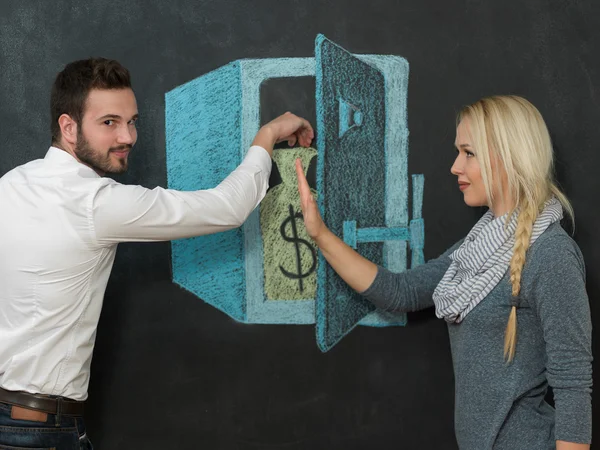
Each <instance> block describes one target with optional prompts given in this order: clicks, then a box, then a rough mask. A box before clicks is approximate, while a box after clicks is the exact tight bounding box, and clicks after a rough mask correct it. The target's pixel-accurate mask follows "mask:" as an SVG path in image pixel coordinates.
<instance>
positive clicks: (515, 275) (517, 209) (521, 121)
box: [458, 95, 574, 362]
mask: <svg viewBox="0 0 600 450" xmlns="http://www.w3.org/2000/svg"><path fill="white" fill-rule="evenodd" d="M464 119H467V120H468V123H469V127H468V129H469V132H470V137H471V139H472V143H473V146H474V148H475V150H476V154H477V160H478V162H479V165H480V167H481V175H482V179H483V183H484V186H485V190H486V194H487V198H488V199H489V204H490V205H493V204H494V203H495V202H497V201H503V200H504V199H503V198H502V197H503V196H504V192H505V189H496V190H495V189H493V183H500V182H501V181H500V180H502V172H501V169H502V168H504V170H505V172H506V176H507V181H508V186H506V192H507V193H508V195H509V196H510V200H511V201H513V200H514V208H513V210H512V211H510V213H509V214H510V215H513V214H518V218H517V229H516V231H515V245H514V252H513V256H512V259H511V261H510V282H511V284H512V295H513V300H514V301H513V302H512V305H513V306H512V308H511V312H510V315H509V319H508V324H507V326H506V332H505V336H504V357H505V359H506V360H507V361H509V362H510V361H512V359H513V358H514V354H515V348H516V342H517V308H516V304H518V300H517V298H518V296H519V293H520V290H521V273H522V270H523V266H524V265H525V254H526V252H527V249H528V248H529V242H530V238H531V232H532V229H533V224H534V222H535V220H536V219H537V217H538V214H539V213H540V212H541V211H542V209H543V207H544V203H545V202H546V201H547V200H549V199H550V198H551V197H552V196H555V197H556V198H557V199H558V200H559V201H560V203H561V204H562V206H563V209H564V211H565V212H566V213H567V214H568V215H569V216H570V218H571V220H572V221H573V220H574V215H573V208H572V206H571V204H570V202H569V200H568V199H567V197H566V196H565V195H564V194H563V193H562V192H561V190H560V189H559V188H558V186H557V184H556V182H555V180H554V157H553V151H552V142H551V140H550V134H549V133H548V128H547V127H546V123H545V122H544V119H543V118H542V115H541V114H540V112H539V111H538V110H537V108H536V107H535V106H533V105H532V104H531V103H530V102H529V101H527V100H525V99H524V98H522V97H518V96H514V95H502V96H493V97H486V98H483V99H481V100H479V101H477V102H475V103H473V104H472V105H469V106H465V107H464V108H463V109H462V110H461V111H460V113H459V115H458V123H460V122H461V121H462V120H464ZM492 161H494V163H492ZM498 195H499V196H500V197H501V198H496V196H498Z"/></svg>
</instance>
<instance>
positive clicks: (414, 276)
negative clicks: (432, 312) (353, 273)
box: [362, 240, 462, 312]
mask: <svg viewBox="0 0 600 450" xmlns="http://www.w3.org/2000/svg"><path fill="white" fill-rule="evenodd" d="M461 243H462V240H461V241H459V242H457V243H456V244H454V245H453V246H452V247H450V248H449V249H448V250H446V251H445V252H444V253H443V254H442V255H440V256H439V257H438V258H436V259H432V260H430V261H428V262H427V263H426V264H421V265H420V266H417V267H415V268H413V269H410V270H407V271H406V272H401V273H394V272H390V271H389V270H387V269H385V268H383V267H381V266H379V267H378V268H377V275H376V276H375V279H374V280H373V283H372V284H371V286H369V287H368V288H367V289H366V290H365V291H364V292H362V295H363V296H364V297H365V298H366V299H367V300H369V301H370V302H371V303H373V304H374V305H375V306H377V307H378V308H379V309H382V310H384V311H389V312H412V311H418V310H421V309H425V308H428V307H430V306H433V297H432V296H433V291H434V290H435V288H436V286H437V285H438V283H439V282H440V280H441V279H442V277H443V276H444V273H446V270H447V269H448V267H449V266H450V262H451V259H450V254H451V253H452V252H453V251H454V250H456V249H457V248H458V247H459V246H460V244H461Z"/></svg>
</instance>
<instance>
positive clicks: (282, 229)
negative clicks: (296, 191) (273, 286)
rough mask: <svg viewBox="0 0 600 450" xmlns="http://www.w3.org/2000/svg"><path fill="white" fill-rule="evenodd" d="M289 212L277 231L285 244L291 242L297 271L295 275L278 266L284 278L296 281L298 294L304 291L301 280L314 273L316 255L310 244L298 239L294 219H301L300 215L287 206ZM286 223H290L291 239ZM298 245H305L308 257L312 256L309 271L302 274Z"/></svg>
mask: <svg viewBox="0 0 600 450" xmlns="http://www.w3.org/2000/svg"><path fill="white" fill-rule="evenodd" d="M289 211H290V215H289V216H288V217H287V218H286V219H285V220H284V221H283V222H282V224H281V227H280V228H279V231H280V233H281V237H283V239H284V240H285V241H286V242H292V243H293V244H294V245H295V246H296V271H297V273H291V272H288V271H287V270H285V269H284V268H283V266H282V265H281V264H280V265H279V269H281V272H283V274H284V275H285V276H286V277H288V278H292V279H297V280H298V284H299V286H300V292H302V291H303V290H304V285H303V283H302V279H303V278H306V277H307V276H309V275H310V274H311V273H313V272H314V271H315V267H316V266H317V255H316V252H315V249H314V248H313V246H312V245H310V242H308V241H307V240H305V239H302V238H299V237H298V229H297V228H296V219H298V218H300V219H301V218H302V213H296V212H294V207H293V206H292V205H289ZM288 222H289V223H291V225H292V237H289V236H288V235H287V234H286V225H287V224H288ZM300 244H304V245H306V246H307V247H308V249H309V250H310V255H311V256H312V264H311V266H310V269H308V271H306V272H304V273H303V272H302V258H301V257H300Z"/></svg>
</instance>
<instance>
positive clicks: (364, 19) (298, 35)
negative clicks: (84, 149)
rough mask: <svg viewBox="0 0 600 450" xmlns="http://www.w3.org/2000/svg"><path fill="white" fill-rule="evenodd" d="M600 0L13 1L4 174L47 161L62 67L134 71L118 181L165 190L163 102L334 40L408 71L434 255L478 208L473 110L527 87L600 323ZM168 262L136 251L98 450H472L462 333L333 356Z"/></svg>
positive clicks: (309, 337) (433, 323) (95, 385)
mask: <svg viewBox="0 0 600 450" xmlns="http://www.w3.org/2000/svg"><path fill="white" fill-rule="evenodd" d="M599 5H600V3H598V2H597V1H594V0H588V1H577V0H564V1H557V0H527V1H522V0H487V1H475V0H397V1H387V2H386V1H378V0H370V1H363V2H358V1H349V0H346V1H342V0H335V1H333V0H330V1H323V0H303V1H282V0H268V1H266V0H265V1H252V2H251V1H239V0H237V1H230V0H220V1H213V2H210V1H205V2H202V1H193V0H187V1H186V0H169V1H167V0H145V1H142V0H129V1H127V2H106V1H98V0H86V1H78V0H73V1H67V0H63V1H42V0H38V1H35V0H1V1H0V175H1V174H4V173H5V172H7V171H8V170H10V169H12V168H13V167H14V166H16V165H19V164H22V163H25V162H27V161H29V160H31V159H35V158H40V157H43V155H44V154H45V152H46V150H47V148H48V146H49V144H50V131H49V130H50V123H49V121H50V116H49V95H50V87H51V84H52V82H53V79H54V77H55V75H56V73H57V72H58V71H59V70H61V69H62V67H63V66H64V65H65V64H66V63H67V62H69V61H71V60H74V59H80V58H85V57H89V56H105V57H110V58H115V59H118V60H119V61H121V62H122V63H123V64H124V65H125V66H127V67H128V68H129V69H130V70H131V72H132V77H133V82H134V89H135V92H136V95H137V99H138V104H139V109H140V113H141V120H140V122H139V140H138V143H137V145H136V147H135V149H134V152H133V153H132V155H131V159H130V167H131V168H130V170H129V172H128V173H127V175H125V176H122V177H120V178H119V181H122V182H124V183H132V184H141V185H144V186H147V187H154V186H157V185H160V186H166V167H165V132H164V129H165V123H164V94H165V92H167V91H169V90H171V89H173V88H174V87H176V86H178V85H181V84H183V83H185V82H187V81H190V80H192V79H194V78H196V77H198V76H200V75H202V74H204V73H206V72H208V71H210V70H212V69H215V68H217V67H220V66H222V65H224V64H227V63H229V62H231V61H233V60H236V59H240V58H274V57H294V56H303V57H306V56H313V55H314V39H315V37H316V35H317V33H323V34H325V35H326V36H327V37H328V38H330V39H332V40H333V41H335V42H337V43H338V44H340V45H341V46H343V47H345V48H346V49H348V50H349V51H351V52H353V53H376V54H393V55H400V56H403V57H405V58H406V59H407V60H408V61H409V63H410V82H409V93H408V98H409V101H408V118H409V128H410V157H409V173H424V174H425V197H424V206H423V216H424V218H425V227H426V245H425V254H426V258H427V259H429V258H432V257H434V256H436V255H438V254H439V253H440V252H442V251H443V250H444V249H446V248H447V247H448V246H450V245H451V244H452V243H453V242H455V241H456V240H457V239H459V238H460V237H461V236H463V235H464V234H465V233H466V232H467V231H468V230H469V229H470V227H471V226H472V225H473V224H474V222H475V220H476V219H477V218H478V217H479V215H480V213H481V211H477V210H472V209H470V208H468V207H467V206H465V205H464V203H463V202H462V195H461V194H460V192H459V191H458V190H457V189H456V187H455V186H456V184H455V183H456V180H455V178H454V177H453V176H452V175H451V174H450V166H451V164H452V161H453V159H454V156H455V152H454V150H453V142H454V131H455V114H456V112H457V110H458V109H459V108H460V106H462V105H464V104H466V103H470V102H472V101H475V100H477V99H478V98H480V97H482V96H486V95H491V94H506V93H514V94H519V95H523V96H525V97H526V98H528V99H529V100H531V101H532V102H533V103H534V104H535V105H536V106H537V107H538V108H539V109H540V110H541V112H542V114H543V115H544V117H545V119H546V121H547V123H548V126H549V128H550V130H551V133H552V136H553V139H554V144H555V149H556V154H557V172H558V178H559V181H560V183H561V185H562V186H563V188H564V189H565V191H566V193H567V194H568V195H569V197H570V198H571V200H572V202H573V205H574V208H575V212H576V219H577V227H576V233H575V239H576V241H577V242H578V244H579V246H580V247H581V249H582V251H583V254H584V256H585V259H586V263H587V269H588V293H589V295H590V302H591V306H592V318H593V321H594V323H595V324H596V326H600V309H599V307H598V305H597V301H598V299H599V297H600V244H599V242H598V239H597V233H598V228H599V226H600V208H599V206H598V194H599V193H600V182H599V181H598V175H597V172H598V169H599V168H600V151H599V146H600V108H599V103H600V94H599V91H600V83H599V80H600V45H599V44H600V39H599V37H600V31H599V30H600V6H599ZM289 96H290V104H293V102H294V101H296V100H295V99H293V96H294V94H293V93H292V92H290V94H289ZM280 112H284V111H280ZM271 113H273V114H275V113H277V111H271ZM0 220H10V218H6V217H1V218H0ZM169 258H170V245H169V243H160V244H125V245H121V246H120V248H119V251H118V256H117V261H116V263H115V267H114V270H113V274H112V277H111V279H110V282H109V285H108V289H107V294H106V297H105V303H104V310H103V314H102V318H101V321H100V326H99V329H98V336H97V343H96V349H95V355H94V361H93V364H92V380H91V384H90V391H89V394H90V397H89V401H88V414H87V419H88V428H89V434H90V435H91V438H92V441H93V442H94V444H95V445H96V447H97V448H99V449H100V450H103V449H126V448H134V449H163V448H167V449H197V448H206V449H285V450H298V449H373V448H386V449H387V448H403V449H417V448H427V449H455V448H456V443H455V439H454V433H453V394H454V392H453V374H452V366H451V359H450V352H449V345H448V337H447V331H446V325H445V324H444V323H443V321H441V320H437V319H436V318H435V316H434V314H433V311H432V310H429V311H424V312H421V313H418V314H413V315H410V316H409V324H408V326H407V327H404V328H387V329H372V328H365V327H359V328H358V329H356V330H354V331H353V332H352V333H351V334H350V335H349V336H348V337H346V338H345V339H344V340H343V341H342V342H341V343H340V344H338V345H337V346H336V347H335V348H334V349H333V350H332V351H330V352H329V353H327V354H322V353H320V351H319V350H318V349H317V346H316V343H315V336H314V326H275V325H271V326H266V325H243V324H239V323H236V322H234V321H233V320H232V319H230V318H229V317H227V316H226V315H224V314H223V313H221V312H219V311H217V310H216V309H214V308H212V307H210V306H208V305H207V304H205V303H203V302H202V301H200V300H198V299H197V298H196V297H194V296H193V295H191V294H189V293H187V292H185V291H183V290H181V289H179V288H178V287H177V286H175V285H173V284H172V283H171V282H170V262H169ZM0 282H1V280H0ZM565 301H568V299H565ZM599 345H600V340H599V338H598V334H596V335H595V337H594V347H595V349H596V350H598V348H599ZM595 368H596V372H597V371H598V369H600V365H599V363H597V362H596V363H595ZM594 404H595V406H596V408H595V409H596V410H597V409H598V407H599V406H600V403H599V402H598V400H597V398H596V400H595V401H594ZM598 423H599V422H597V423H596V427H595V430H594V432H595V433H594V434H595V435H596V437H597V436H600V426H598Z"/></svg>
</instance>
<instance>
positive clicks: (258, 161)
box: [242, 145, 273, 172]
mask: <svg viewBox="0 0 600 450" xmlns="http://www.w3.org/2000/svg"><path fill="white" fill-rule="evenodd" d="M242 164H249V165H252V166H257V167H259V168H261V169H263V170H265V171H267V172H270V171H271V165H272V164H273V162H272V161H271V156H270V155H269V152H267V151H266V150H265V149H264V148H263V147H261V146H259V145H253V146H251V147H250V148H249V149H248V153H246V157H245V158H244V161H242Z"/></svg>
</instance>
